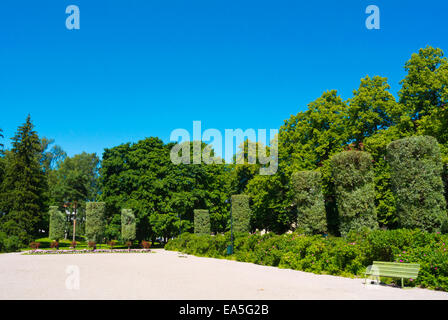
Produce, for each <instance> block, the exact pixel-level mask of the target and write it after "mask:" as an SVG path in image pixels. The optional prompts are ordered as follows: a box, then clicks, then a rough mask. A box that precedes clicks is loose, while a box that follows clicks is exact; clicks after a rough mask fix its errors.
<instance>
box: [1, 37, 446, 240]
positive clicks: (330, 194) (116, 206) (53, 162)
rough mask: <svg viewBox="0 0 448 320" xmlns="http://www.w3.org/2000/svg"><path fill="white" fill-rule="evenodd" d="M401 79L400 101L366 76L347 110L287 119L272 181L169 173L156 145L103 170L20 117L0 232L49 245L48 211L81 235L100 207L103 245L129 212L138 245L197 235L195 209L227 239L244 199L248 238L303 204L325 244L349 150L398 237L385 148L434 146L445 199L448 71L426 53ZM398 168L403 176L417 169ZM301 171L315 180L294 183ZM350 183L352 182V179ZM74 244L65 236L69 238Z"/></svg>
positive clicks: (332, 97)
mask: <svg viewBox="0 0 448 320" xmlns="http://www.w3.org/2000/svg"><path fill="white" fill-rule="evenodd" d="M404 68H405V71H406V76H405V77H404V79H403V80H402V81H401V82H400V84H401V89H400V90H399V91H398V99H396V98H395V97H394V95H393V94H392V93H391V92H390V85H389V84H388V82H387V78H385V77H381V76H373V77H370V76H366V77H365V78H363V79H361V83H360V85H359V88H357V89H356V90H354V91H353V95H352V97H351V98H349V99H348V100H344V99H343V98H342V97H341V96H340V95H339V94H338V92H337V91H336V90H330V91H326V92H324V93H323V94H322V96H320V97H318V98H317V99H316V100H315V101H312V102H311V103H309V104H308V106H307V109H306V110H304V111H300V112H298V113H297V114H296V115H292V116H291V117H290V118H288V119H286V120H285V121H284V123H283V125H282V126H281V127H280V130H279V137H278V147H279V152H278V154H279V167H278V171H277V173H276V174H274V175H271V176H262V175H259V174H258V172H259V167H260V164H255V165H254V164H249V163H247V162H246V163H245V164H232V163H228V164H225V165H217V164H211V165H206V164H205V163H202V164H195V165H187V164H173V163H172V162H171V161H170V150H171V149H172V147H173V145H174V144H173V143H164V142H163V141H162V140H161V139H159V138H157V137H150V138H146V139H143V140H141V141H138V142H136V143H130V142H129V143H124V144H121V145H119V146H116V147H113V148H108V149H105V150H104V153H103V155H102V159H101V161H100V159H99V157H98V156H97V155H96V154H88V153H82V154H79V155H75V156H73V157H67V155H66V154H65V152H64V151H63V150H62V148H61V147H59V146H57V145H54V141H53V140H51V139H46V138H39V136H38V135H37V132H36V131H35V130H34V128H33V123H32V121H31V118H30V116H28V118H27V119H26V122H25V123H24V124H23V125H22V126H20V127H19V128H18V129H17V132H16V134H15V135H14V137H13V138H12V146H11V148H10V149H9V150H3V149H4V147H3V145H2V146H1V150H2V151H1V155H0V232H3V233H4V234H5V235H7V236H8V237H17V239H19V240H20V241H22V242H24V243H25V242H26V241H30V240H32V239H33V238H36V237H38V236H41V235H42V234H47V233H48V225H49V213H48V212H49V207H50V206H57V207H58V208H59V209H60V210H61V211H62V212H63V213H64V214H66V219H67V223H68V224H69V223H70V217H71V215H70V214H67V213H70V210H71V209H70V208H71V207H70V205H69V204H68V203H73V202H74V201H77V203H78V207H79V210H78V213H77V214H78V218H79V220H78V221H80V222H81V225H80V229H79V232H80V235H83V234H84V232H85V230H84V228H85V226H83V221H84V223H85V207H86V203H88V202H94V201H100V202H104V203H105V216H104V220H105V221H104V223H105V232H104V236H105V237H106V238H107V239H117V238H120V234H121V219H122V217H121V210H122V209H132V210H133V213H134V215H135V222H136V226H137V228H136V237H137V239H139V240H154V239H155V238H156V237H163V238H169V237H172V236H173V235H176V234H178V233H179V232H183V231H191V230H193V226H194V225H193V221H194V210H195V209H204V210H209V214H210V228H211V231H212V232H214V233H218V232H224V231H226V230H229V227H230V201H229V200H230V199H231V196H232V195H235V194H245V195H247V196H249V198H250V207H251V219H250V227H251V230H256V229H259V230H261V229H266V230H268V231H273V232H276V233H284V232H285V231H288V230H290V229H291V228H294V227H296V226H300V224H301V221H297V216H298V198H297V197H298V196H299V194H301V195H302V200H301V201H308V200H309V201H311V202H309V203H310V204H311V207H310V208H311V209H310V210H311V211H310V212H313V211H316V210H317V211H319V212H323V213H324V215H325V220H326V225H327V227H328V232H330V233H331V234H335V235H339V234H340V233H341V229H340V223H341V216H340V214H339V211H340V210H339V209H338V198H339V199H340V197H341V194H343V189H341V185H340V184H338V183H337V182H338V181H340V180H341V178H340V177H338V175H337V174H336V175H335V173H334V167H335V165H337V159H338V157H335V156H336V155H338V154H340V153H341V152H344V151H350V150H351V151H364V152H365V153H366V154H367V153H368V156H367V157H368V160H367V161H370V163H371V167H370V169H369V171H368V172H366V173H365V174H364V173H363V174H361V175H360V176H359V179H367V180H368V183H367V182H366V184H365V188H366V193H365V194H368V195H369V196H370V197H372V199H373V203H374V205H373V207H368V208H366V210H367V211H368V210H371V211H372V212H374V214H375V215H374V216H375V221H374V222H375V224H376V225H377V226H378V227H380V228H388V229H394V228H398V227H401V226H402V223H401V222H400V221H401V220H400V212H402V210H401V209H400V206H399V203H400V201H401V200H400V199H397V196H396V194H397V190H398V189H397V188H398V186H397V182H396V181H395V180H394V176H393V173H392V172H394V170H399V168H398V167H396V163H392V162H390V161H388V145H390V144H391V142H393V141H397V140H400V139H403V138H408V137H413V136H431V137H434V138H435V139H436V140H435V141H436V142H435V143H437V145H438V148H439V154H440V157H441V161H442V162H441V164H440V168H441V171H442V172H441V174H442V178H443V181H444V184H442V185H441V188H442V194H443V193H444V195H445V197H447V179H448V178H447V177H448V174H447V172H448V166H447V163H448V130H447V129H448V128H447V126H448V110H447V101H448V60H447V58H446V57H444V54H443V51H442V50H441V49H438V48H433V47H429V46H428V47H426V48H423V49H420V50H419V52H418V53H414V54H412V56H411V58H410V59H409V60H408V61H407V62H406V63H405V65H404ZM2 137H3V135H2V131H0V138H2ZM254 146H255V147H256V148H267V149H269V147H267V146H262V145H260V144H257V143H253V142H251V141H247V140H246V141H245V143H244V144H243V145H242V146H240V151H239V152H238V154H237V155H235V158H236V157H245V156H247V153H248V152H247V151H248V149H249V148H251V147H254ZM202 147H203V148H205V147H207V145H206V144H203V145H202ZM190 149H193V148H190ZM363 159H364V158H363ZM364 160H365V159H364ZM364 160H362V159H361V160H360V161H361V162H362V161H364ZM401 165H402V166H407V168H410V167H409V166H411V167H412V165H415V163H414V164H401ZM394 166H395V167H394ZM401 168H402V167H401ZM437 170H438V169H437ZM304 171H311V172H312V173H308V174H306V177H305V176H303V174H302V176H301V174H300V173H299V172H304ZM341 172H342V171H341ZM350 174H351V175H350ZM350 174H349V176H350V177H352V178H353V175H354V176H356V175H357V172H351V173H350ZM344 179H345V178H344ZM306 181H308V182H306ZM306 183H309V184H311V185H314V187H315V188H318V189H319V190H320V191H321V196H320V198H318V199H314V198H313V199H308V200H307V199H306V197H307V196H306V192H305V191H306V190H305V191H304V190H302V189H301V188H303V187H304V185H305V184H306ZM338 188H339V189H338ZM353 201H354V200H353ZM397 201H398V203H397ZM339 202H340V200H339ZM64 205H65V207H64ZM442 209H443V210H446V208H442ZM347 210H349V208H348V209H347ZM347 212H348V211H347ZM445 213H446V211H445ZM308 217H309V219H311V220H312V219H313V217H314V216H313V215H309V216H308ZM317 225H318V224H317ZM70 232H71V231H70V228H67V231H66V233H67V235H68V236H70Z"/></svg>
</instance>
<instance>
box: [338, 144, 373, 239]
mask: <svg viewBox="0 0 448 320" xmlns="http://www.w3.org/2000/svg"><path fill="white" fill-rule="evenodd" d="M331 166H332V171H333V178H334V184H335V193H336V205H337V208H338V213H339V231H340V233H341V235H347V234H348V233H349V232H350V231H362V230H364V229H376V228H377V227H378V222H377V220H376V208H375V184H374V172H373V159H372V156H371V155H370V153H368V152H362V151H344V152H341V153H338V154H336V155H334V156H333V157H332V158H331Z"/></svg>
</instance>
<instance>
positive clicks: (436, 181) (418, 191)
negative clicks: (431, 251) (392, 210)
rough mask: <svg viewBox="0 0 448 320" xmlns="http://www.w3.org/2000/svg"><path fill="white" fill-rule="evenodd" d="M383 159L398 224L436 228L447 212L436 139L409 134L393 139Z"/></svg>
mask: <svg viewBox="0 0 448 320" xmlns="http://www.w3.org/2000/svg"><path fill="white" fill-rule="evenodd" d="M387 160H388V161H389V164H390V167H391V187H392V191H393V193H394V195H395V201H396V209H397V216H398V222H399V224H400V226H401V227H403V228H419V229H423V230H426V231H440V229H441V227H442V225H443V223H444V222H445V221H446V220H447V213H446V201H445V197H444V186H443V181H442V177H441V174H442V170H443V165H442V159H441V155H440V148H439V145H438V143H437V140H436V139H435V138H433V137H430V136H413V137H408V138H404V139H400V140H396V141H393V142H391V143H390V144H389V145H388V146H387Z"/></svg>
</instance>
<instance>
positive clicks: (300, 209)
mask: <svg viewBox="0 0 448 320" xmlns="http://www.w3.org/2000/svg"><path fill="white" fill-rule="evenodd" d="M291 183H292V187H293V190H294V194H295V202H296V206H297V213H298V218H297V227H298V228H300V229H302V230H304V232H305V233H306V234H319V233H326V232H327V219H326V212H325V203H324V197H323V194H322V184H321V174H320V172H316V171H299V172H294V173H293V174H292V176H291Z"/></svg>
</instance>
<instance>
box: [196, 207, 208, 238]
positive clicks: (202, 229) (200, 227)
mask: <svg viewBox="0 0 448 320" xmlns="http://www.w3.org/2000/svg"><path fill="white" fill-rule="evenodd" d="M194 233H198V234H210V214H209V213H208V210H201V209H196V210H194Z"/></svg>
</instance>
